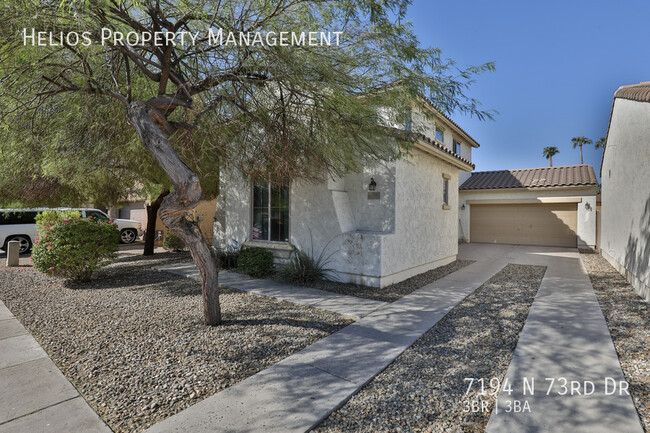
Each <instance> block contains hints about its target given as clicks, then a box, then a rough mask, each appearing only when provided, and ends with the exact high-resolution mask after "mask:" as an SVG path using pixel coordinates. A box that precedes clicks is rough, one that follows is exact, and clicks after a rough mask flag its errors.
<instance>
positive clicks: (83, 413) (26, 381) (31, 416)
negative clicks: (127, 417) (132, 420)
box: [0, 301, 111, 433]
mask: <svg viewBox="0 0 650 433" xmlns="http://www.w3.org/2000/svg"><path fill="white" fill-rule="evenodd" d="M0 389H1V392H0V433H35V432H66V433H111V429H110V428H108V427H107V426H106V425H105V424H104V422H103V421H102V420H101V419H100V417H99V416H98V415H97V414H96V413H95V412H94V411H93V410H92V409H91V407H90V406H88V403H86V401H85V400H84V399H83V398H82V397H81V396H80V395H79V393H78V392H77V390H76V389H75V388H74V387H73V386H72V384H70V382H69V381H68V379H66V378H65V376H63V374H62V373H61V371H60V370H59V369H58V368H57V367H56V365H54V363H53V362H52V360H51V359H50V358H49V357H48V356H47V354H46V353H45V351H44V350H43V349H42V348H41V346H40V345H39V344H38V343H37V342H36V340H34V337H32V336H31V335H30V334H29V332H27V330H26V329H25V328H24V327H23V326H22V325H21V324H20V323H19V322H18V320H17V319H16V318H15V317H14V316H13V314H11V312H10V311H9V310H8V309H7V307H5V305H4V303H2V301H0Z"/></svg>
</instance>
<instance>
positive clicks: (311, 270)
mask: <svg viewBox="0 0 650 433" xmlns="http://www.w3.org/2000/svg"><path fill="white" fill-rule="evenodd" d="M327 263H328V260H325V258H324V257H323V255H320V256H319V257H317V258H314V257H311V256H310V255H309V254H307V253H306V252H304V251H301V250H298V249H296V250H294V252H293V253H291V257H290V258H289V263H287V264H285V265H283V266H282V267H281V268H280V269H279V270H278V272H277V274H276V275H277V277H278V279H279V280H280V281H284V282H286V283H290V284H298V285H306V284H310V283H313V282H314V281H317V280H322V279H324V278H325V275H326V273H327V272H329V271H331V269H329V268H326V267H325V266H327Z"/></svg>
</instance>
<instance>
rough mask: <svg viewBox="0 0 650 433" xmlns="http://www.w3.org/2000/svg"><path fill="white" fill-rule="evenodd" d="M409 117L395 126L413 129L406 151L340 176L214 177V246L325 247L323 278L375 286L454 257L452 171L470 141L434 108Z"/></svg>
mask: <svg viewBox="0 0 650 433" xmlns="http://www.w3.org/2000/svg"><path fill="white" fill-rule="evenodd" d="M432 110H433V108H432ZM412 122H414V124H413V125H411V124H410V122H409V123H408V124H407V125H404V128H405V129H411V127H413V129H414V130H418V131H422V132H423V134H417V136H418V139H417V142H416V143H415V145H414V148H413V150H412V153H411V155H410V156H409V157H407V158H404V159H401V160H398V161H395V162H386V163H377V164H375V165H373V166H368V167H366V168H365V169H364V170H363V171H362V172H361V173H353V174H349V175H347V176H345V177H343V178H340V179H334V180H330V181H327V182H321V183H308V182H293V183H292V184H291V185H290V186H288V187H284V186H276V185H269V184H268V183H264V184H261V185H251V184H250V183H247V182H245V181H243V180H242V178H241V176H239V175H237V174H232V173H231V174H230V175H227V174H223V176H224V177H223V179H222V183H221V185H222V188H221V194H220V196H219V200H218V203H217V214H216V217H215V221H216V224H215V246H216V247H217V248H222V249H223V248H226V247H227V246H228V245H230V244H232V243H233V241H237V243H238V244H242V243H243V242H244V241H247V242H248V244H249V245H254V246H260V247H263V248H267V249H269V250H271V251H272V252H274V254H275V256H276V257H278V258H282V257H284V258H286V257H288V255H289V253H290V252H291V250H292V246H291V245H296V246H298V247H299V248H301V249H302V250H305V251H306V252H308V253H310V252H311V251H312V249H313V252H314V255H315V256H318V255H319V254H320V253H321V251H323V250H325V254H326V255H329V254H330V253H333V255H332V262H331V263H329V264H328V265H327V267H328V268H332V269H333V272H332V273H331V274H332V275H331V277H333V278H334V279H337V280H339V281H343V282H352V283H358V284H363V285H368V286H375V287H384V286H386V285H389V284H392V283H396V282H399V281H402V280H404V279H406V278H409V277H411V276H413V275H416V274H419V273H422V272H425V271H428V270H430V269H433V268H436V267H438V266H442V265H444V264H447V263H450V262H452V261H454V260H455V259H456V255H457V253H458V242H457V235H456V233H457V231H458V185H459V171H461V172H469V171H471V170H472V169H473V168H474V166H473V164H472V163H471V149H472V148H473V147H478V146H479V144H478V143H477V142H476V141H475V140H474V139H472V138H471V137H470V136H469V135H468V134H467V133H466V132H465V131H463V130H462V129H461V128H460V127H459V126H458V125H456V124H455V123H454V122H453V121H451V119H449V118H448V117H446V116H443V115H440V114H437V115H436V116H435V120H427V119H425V117H424V116H422V115H419V113H417V112H415V113H413V115H412ZM415 122H417V124H416V123H415ZM386 139H387V140H389V138H388V137H387V138H386Z"/></svg>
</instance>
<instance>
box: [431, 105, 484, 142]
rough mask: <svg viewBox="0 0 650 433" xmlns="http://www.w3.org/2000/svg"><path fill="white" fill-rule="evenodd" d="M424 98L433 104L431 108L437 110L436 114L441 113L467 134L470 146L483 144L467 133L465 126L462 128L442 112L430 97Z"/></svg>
mask: <svg viewBox="0 0 650 433" xmlns="http://www.w3.org/2000/svg"><path fill="white" fill-rule="evenodd" d="M424 99H425V100H426V101H427V102H428V103H429V105H431V108H433V109H434V111H435V112H436V114H439V115H440V116H442V117H444V118H445V119H446V120H447V121H448V122H449V123H451V124H452V125H453V126H455V127H456V128H458V130H459V131H460V132H461V133H462V134H464V135H465V138H467V139H468V140H469V141H470V146H472V147H481V145H480V144H479V143H478V141H476V140H474V138H473V137H472V136H471V135H469V134H468V133H467V131H465V130H464V129H463V128H461V127H460V126H458V123H456V122H454V121H453V120H451V117H449V116H447V115H446V114H445V113H443V112H442V110H440V109H439V108H438V107H436V104H434V103H433V102H432V101H431V100H430V99H428V98H424Z"/></svg>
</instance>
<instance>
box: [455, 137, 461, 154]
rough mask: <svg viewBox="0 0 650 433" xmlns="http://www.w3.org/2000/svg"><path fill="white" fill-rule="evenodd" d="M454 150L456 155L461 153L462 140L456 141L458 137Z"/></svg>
mask: <svg viewBox="0 0 650 433" xmlns="http://www.w3.org/2000/svg"><path fill="white" fill-rule="evenodd" d="M453 151H454V153H455V154H456V155H460V142H458V141H456V139H454V147H453Z"/></svg>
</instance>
